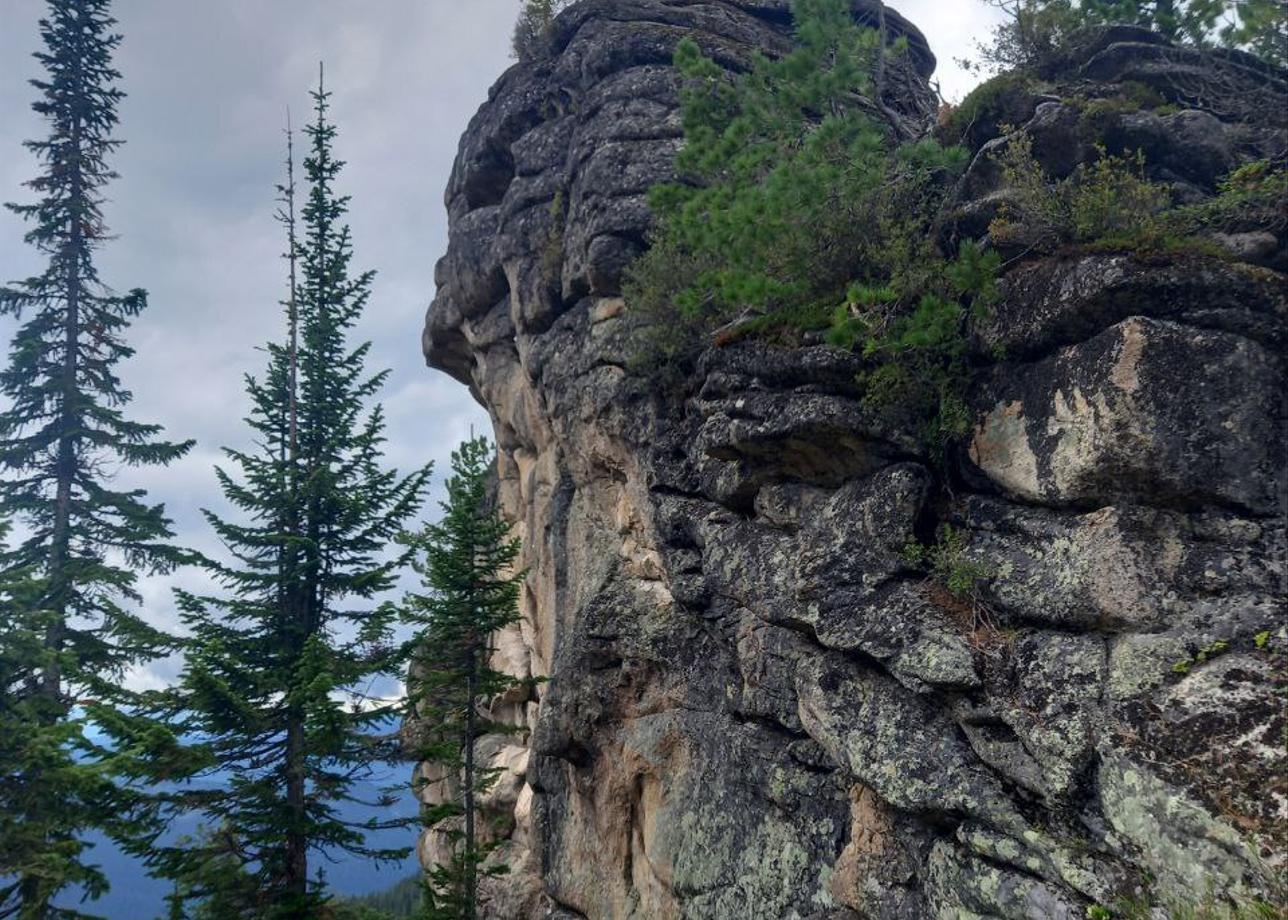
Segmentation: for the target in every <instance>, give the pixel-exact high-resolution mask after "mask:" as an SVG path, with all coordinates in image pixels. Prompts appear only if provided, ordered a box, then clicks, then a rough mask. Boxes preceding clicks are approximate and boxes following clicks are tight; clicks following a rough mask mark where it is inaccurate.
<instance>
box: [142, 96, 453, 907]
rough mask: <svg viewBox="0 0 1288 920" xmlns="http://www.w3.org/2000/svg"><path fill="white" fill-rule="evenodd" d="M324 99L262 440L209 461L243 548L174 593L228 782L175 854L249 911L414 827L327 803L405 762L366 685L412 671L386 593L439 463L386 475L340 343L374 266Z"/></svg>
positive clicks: (318, 883)
mask: <svg viewBox="0 0 1288 920" xmlns="http://www.w3.org/2000/svg"><path fill="white" fill-rule="evenodd" d="M313 98H314V103H315V118H314V121H313V123H312V125H311V126H310V127H308V128H307V129H306V131H307V134H308V136H309V140H310V148H311V149H310V152H309V155H308V156H307V157H306V158H305V160H304V168H305V173H306V177H307V180H308V196H307V199H306V202H305V205H304V207H303V210H302V221H301V222H302V227H303V235H302V238H297V236H296V232H295V228H296V222H295V207H294V200H295V198H294V182H293V179H292V180H288V183H287V185H286V186H285V187H284V189H283V192H284V202H283V203H284V208H283V213H282V217H283V220H284V222H285V224H286V228H287V235H288V246H287V258H288V261H289V266H290V278H291V287H290V293H289V296H288V299H287V301H286V302H285V304H284V306H285V308H286V310H285V312H286V321H287V322H286V327H287V332H286V336H285V340H284V341H283V342H281V343H270V344H269V345H268V346H267V348H266V351H267V353H268V370H267V373H266V374H265V375H264V377H262V378H255V377H248V378H247V381H246V389H247V392H248V394H249V395H250V398H251V405H252V408H251V413H250V416H249V417H248V418H247V420H246V421H247V424H248V425H249V426H250V428H251V431H252V432H253V436H254V445H255V446H254V448H253V449H249V450H234V449H226V450H225V454H226V456H227V457H228V459H229V461H230V462H231V464H232V465H233V467H235V470H228V469H224V468H219V469H217V470H216V475H217V478H218V481H219V484H220V486H221V488H222V490H223V492H224V495H225V497H226V498H227V500H228V503H229V504H230V505H231V506H232V507H233V508H234V509H236V511H237V512H238V513H239V514H240V515H241V519H240V520H231V519H229V518H226V517H223V516H220V515H218V514H215V513H213V512H206V518H207V521H208V522H209V523H210V525H211V526H212V527H213V528H214V530H215V532H216V534H217V535H218V537H219V539H220V541H221V542H222V544H223V545H224V546H225V547H227V548H228V551H229V553H230V555H231V557H232V561H231V562H229V563H222V562H220V561H217V560H213V559H208V560H204V561H203V565H204V567H205V569H206V570H207V571H208V572H209V573H210V575H211V576H212V577H213V578H214V579H215V580H216V581H217V582H218V583H219V584H221V585H222V586H223V588H224V589H225V593H223V594H221V595H217V596H197V595H194V594H189V593H186V592H180V593H179V595H178V599H179V604H180V609H181V612H182V615H183V619H184V622H185V624H186V625H187V627H188V628H189V630H190V631H191V633H192V636H193V639H192V642H191V643H190V645H189V647H188V656H187V662H186V667H185V670H184V672H183V675H182V685H181V688H180V691H179V692H178V694H177V698H176V701H175V704H174V705H175V708H176V711H177V712H178V713H180V714H181V715H182V721H181V724H182V725H183V727H184V729H185V731H186V732H187V733H188V734H190V735H191V736H193V737H197V738H201V739H203V741H204V744H203V747H204V748H205V749H206V750H208V751H209V752H210V755H211V756H212V758H213V760H214V762H215V764H216V765H217V766H218V767H220V768H221V769H222V774H223V775H226V776H228V777H230V779H228V780H227V785H226V786H224V787H223V788H214V789H211V788H208V787H206V788H202V789H190V790H186V791H185V792H184V793H183V795H182V796H181V797H180V804H181V805H182V806H184V807H185V808H187V809H189V810H192V811H197V812H199V813H201V814H203V815H204V816H206V817H207V818H208V819H209V820H210V822H211V823H212V824H213V825H216V826H220V827H226V828H229V829H230V831H229V832H228V833H226V834H222V835H215V836H214V837H207V838H204V839H202V840H199V841H197V842H195V843H193V844H190V845H189V846H187V847H178V848H171V849H169V850H167V851H165V852H164V854H163V856H164V863H165V867H166V869H167V871H168V872H169V873H170V874H171V875H172V876H174V877H176V878H177V879H179V880H180V882H181V883H183V884H185V885H187V886H188V891H187V892H186V896H188V897H192V898H196V899H202V898H205V899H207V900H208V901H216V902H218V901H220V900H221V899H223V900H225V901H226V902H227V903H228V904H229V905H230V909H231V911H232V913H235V914H236V916H238V917H246V918H258V917H272V918H279V917H280V918H297V917H298V918H303V917H313V916H318V915H319V914H318V912H319V911H321V910H322V909H323V906H324V905H325V903H326V900H327V897H328V895H327V893H326V890H325V885H324V882H323V881H322V880H315V879H313V878H310V877H309V871H308V856H309V854H310V853H311V852H316V851H319V850H321V849H323V848H326V849H328V850H330V851H331V852H335V851H336V850H342V851H345V852H348V853H351V854H355V855H358V856H362V857H366V858H370V859H374V860H377V861H381V860H390V861H392V860H396V859H400V858H402V857H403V856H405V855H406V852H407V850H406V849H389V850H386V849H373V848H371V847H369V846H368V845H367V843H366V839H367V836H366V835H367V831H369V830H374V829H377V828H381V827H389V826H400V825H401V824H402V823H403V822H398V821H392V822H391V821H381V820H378V819H372V820H371V821H367V822H361V823H356V824H355V823H353V822H351V821H348V820H346V819H344V818H342V817H340V814H339V812H338V810H337V807H336V806H337V805H338V804H339V803H344V802H355V801H360V800H359V799H357V798H355V796H356V795H357V793H356V792H355V791H354V787H355V780H356V779H360V778H361V777H362V775H363V774H364V773H366V772H367V771H369V770H370V769H371V768H372V766H373V765H374V764H376V763H380V762H383V761H387V760H390V759H392V758H394V757H396V756H398V754H399V751H400V745H399V742H398V739H397V738H396V736H393V735H391V734H390V733H388V731H387V729H386V726H387V723H388V721H389V720H390V719H391V718H393V717H394V716H395V714H396V713H397V712H398V711H399V707H398V704H397V703H395V702H388V701H383V700H378V699H372V698H370V697H368V696H366V688H367V687H369V686H370V684H371V683H372V682H373V681H375V680H377V679H379V678H381V677H384V678H386V679H389V680H393V679H395V678H396V676H397V674H398V671H399V670H400V668H401V665H402V661H403V659H402V657H401V653H400V649H399V648H398V647H397V645H396V644H395V643H393V642H392V641H391V638H390V630H391V627H392V623H393V620H394V616H395V611H394V609H393V607H392V605H391V604H389V603H378V599H379V597H380V595H382V594H383V593H384V592H386V591H387V590H388V589H390V588H391V587H392V585H393V582H394V579H395V577H396V575H397V573H398V571H399V569H400V568H401V567H402V565H403V563H404V562H405V561H406V554H405V553H398V552H393V551H391V550H393V549H394V539H395V537H396V536H397V535H398V534H399V533H400V532H401V530H402V527H403V526H404V524H405V522H406V521H407V520H408V519H409V518H410V517H411V516H412V515H413V514H415V513H416V511H417V509H418V507H419V505H420V500H421V494H422V492H423V489H424V486H425V482H426V479H427V476H428V470H427V469H425V470H418V471H415V472H413V473H412V474H410V475H408V476H405V477H403V476H399V474H398V473H397V471H395V470H390V469H386V468H384V467H383V465H382V462H383V456H382V453H383V444H384V440H385V438H384V424H385V423H384V415H383V412H382V411H381V408H380V407H379V405H375V406H372V405H370V403H371V400H372V399H373V398H374V397H375V396H376V394H377V393H378V392H379V390H380V388H381V386H382V384H383V382H384V380H385V376H386V374H385V373H384V372H380V373H375V374H371V373H369V372H368V371H367V370H366V368H365V364H366V358H367V353H368V350H369V345H367V344H365V343H364V344H359V345H356V346H354V345H351V344H350V343H349V341H348V338H349V335H350V334H351V332H352V330H353V328H354V326H355V325H356V324H357V322H358V321H359V319H360V318H361V316H362V313H363V310H364V308H365V307H366V304H367V300H368V297H369V294H370V288H371V282H372V277H373V275H372V273H370V272H363V273H361V274H354V273H353V272H352V270H351V261H352V255H353V247H352V241H351V238H350V235H349V230H348V227H347V226H345V225H344V224H343V220H344V216H345V213H346V211H347V209H348V199H347V198H346V197H344V196H341V195H339V194H338V193H337V192H336V191H335V183H336V180H337V177H338V175H339V172H340V168H341V166H342V164H341V163H340V162H339V161H337V160H336V159H335V158H334V157H333V155H332V145H333V143H334V139H335V134H336V129H335V127H334V125H333V124H332V123H331V122H330V121H329V119H328V105H329V102H328V100H329V98H330V97H329V94H328V93H327V92H326V91H325V90H324V89H323V87H322V84H321V80H320V79H319V85H318V89H317V91H316V92H315V93H314V94H313ZM297 266H298V268H299V283H298V285H296V283H295V279H296V270H297ZM388 801H389V799H388V798H387V797H385V798H382V800H381V801H378V802H366V803H365V804H369V805H376V806H379V805H381V804H385V803H387V802H388ZM212 863H213V864H214V865H215V866H216V868H221V869H222V870H223V871H216V872H213V873H212V871H211V865H212ZM212 875H213V877H212ZM247 877H249V878H250V879H251V880H252V881H253V889H252V891H253V897H252V898H250V899H249V900H247V899H246V898H245V897H244V895H245V881H246V879H247Z"/></svg>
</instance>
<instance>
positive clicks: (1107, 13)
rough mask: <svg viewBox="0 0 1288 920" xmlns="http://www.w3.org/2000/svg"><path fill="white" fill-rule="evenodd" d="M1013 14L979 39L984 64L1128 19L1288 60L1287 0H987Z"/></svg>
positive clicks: (1025, 55)
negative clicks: (982, 40) (989, 36)
mask: <svg viewBox="0 0 1288 920" xmlns="http://www.w3.org/2000/svg"><path fill="white" fill-rule="evenodd" d="M984 2H985V3H987V4H988V5H989V6H993V7H996V8H997V9H1000V10H1002V11H1003V12H1004V13H1005V14H1006V15H1007V19H1006V20H1005V21H1004V22H1003V23H1002V24H1001V25H1000V26H998V27H997V29H996V30H995V31H994V34H993V38H992V40H991V41H989V42H987V43H982V44H980V45H979V52H980V57H981V59H982V63H983V65H984V66H985V67H988V68H991V69H998V68H1002V69H1009V68H1013V67H1032V66H1034V65H1037V64H1040V63H1041V62H1042V61H1043V60H1045V59H1047V58H1048V57H1049V56H1050V55H1051V54H1052V53H1053V52H1054V51H1055V50H1056V49H1057V48H1058V47H1059V46H1060V44H1061V43H1062V42H1063V41H1064V40H1065V39H1066V38H1067V37H1068V35H1069V33H1071V32H1072V31H1074V30H1075V29H1079V28H1082V27H1084V26H1089V25H1103V24H1106V23H1126V24H1129V25H1136V26H1143V27H1144V28H1147V29H1153V30H1154V31H1156V32H1158V33H1159V34H1160V35H1162V36H1163V37H1164V38H1166V39H1167V40H1168V41H1172V42H1176V43H1178V44H1186V45H1192V46H1195V47H1200V48H1209V47H1226V48H1238V49H1241V50H1244V51H1248V52H1250V53H1252V54H1254V55H1256V56H1258V57H1260V58H1261V59H1262V60H1264V61H1267V62H1268V63H1271V64H1275V65H1277V66H1279V67H1283V66H1286V65H1288V0H984Z"/></svg>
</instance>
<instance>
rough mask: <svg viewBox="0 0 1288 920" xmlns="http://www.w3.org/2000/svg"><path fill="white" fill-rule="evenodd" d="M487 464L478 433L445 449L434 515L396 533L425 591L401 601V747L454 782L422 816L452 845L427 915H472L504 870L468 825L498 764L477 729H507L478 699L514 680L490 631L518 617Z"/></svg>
mask: <svg viewBox="0 0 1288 920" xmlns="http://www.w3.org/2000/svg"><path fill="white" fill-rule="evenodd" d="M492 467H493V456H492V450H491V447H490V446H489V444H488V442H487V439H485V438H477V439H475V440H471V441H466V442H465V443H464V444H462V445H461V447H460V448H459V449H458V450H457V451H456V452H455V453H453V454H452V477H451V478H450V479H449V480H448V482H447V500H446V502H444V503H443V505H442V508H443V517H442V520H441V521H440V522H439V523H438V524H431V525H426V526H425V528H424V529H423V530H421V531H420V532H419V533H416V534H409V535H407V536H405V538H404V539H405V540H406V542H407V544H408V546H409V547H410V548H411V549H412V550H413V551H414V552H415V554H416V560H415V562H414V563H413V565H414V567H415V569H416V571H417V572H418V573H419V574H420V576H421V579H422V581H423V583H424V586H425V588H426V589H427V591H426V593H423V594H416V593H413V594H409V595H408V596H407V598H406V601H405V603H404V618H405V621H406V622H407V623H408V624H409V625H411V626H414V627H415V628H416V629H417V631H418V634H417V636H416V637H415V639H414V640H413V641H412V643H411V646H410V648H409V654H410V658H411V667H410V669H409V671H408V677H407V715H406V718H407V721H408V723H409V724H411V725H412V726H413V728H414V731H413V732H412V735H413V737H412V739H411V740H410V742H409V744H408V747H409V748H410V749H411V750H410V753H411V755H412V756H413V757H414V758H415V759H416V760H418V761H421V762H423V763H431V764H434V765H436V766H437V767H438V768H439V772H440V773H441V775H443V776H444V777H446V779H445V780H444V782H443V786H444V787H445V788H448V789H452V788H454V787H455V786H456V785H457V782H458V780H459V796H451V797H449V798H447V800H446V801H443V802H441V803H439V804H437V805H433V806H429V807H427V808H426V809H425V810H424V812H423V815H422V818H423V821H424V823H425V825H426V826H427V827H435V826H436V827H437V829H438V832H440V833H446V835H447V838H448V842H449V843H450V845H451V847H452V857H451V860H450V862H449V863H448V864H446V865H438V866H435V867H434V868H433V869H432V870H431V873H430V884H429V885H428V886H426V891H425V896H426V898H425V905H424V910H423V912H422V914H421V916H423V917H424V918H426V920H430V918H442V920H448V918H467V920H472V918H474V917H475V916H476V911H477V899H478V883H479V880H480V879H481V878H486V877H491V876H496V875H501V874H504V873H505V872H506V867H505V866H503V865H497V864H495V863H486V860H487V858H488V856H489V855H490V854H491V853H492V851H493V850H494V846H493V845H492V844H490V843H487V842H485V841H483V840H481V839H480V835H479V834H478V832H477V823H478V809H477V804H476V802H477V797H478V796H479V795H480V794H482V793H484V792H486V791H487V789H488V788H489V787H490V786H491V785H492V783H493V782H494V781H495V779H496V777H497V775H498V771H496V770H494V769H491V768H489V767H488V766H486V765H483V764H479V763H476V762H475V759H474V745H475V742H476V741H477V740H478V738H479V737H481V736H482V735H484V734H496V733H508V732H512V731H515V730H516V729H513V728H511V727H508V726H505V725H501V724H499V723H496V722H494V721H493V720H492V719H490V718H489V717H488V716H487V715H486V714H485V713H484V712H483V708H482V707H481V706H480V701H482V700H488V699H491V698H493V697H497V696H500V695H501V694H504V693H505V692H507V691H509V690H511V689H513V688H515V687H517V686H519V685H520V683H521V682H520V681H519V680H517V679H516V678H514V677H511V676H510V675H507V674H503V673H501V672H500V671H497V670H495V669H494V668H493V667H492V666H491V657H492V640H493V636H494V634H495V633H496V632H497V631H498V630H501V629H503V628H505V627H506V626H508V625H510V624H512V623H515V622H517V621H518V619H519V611H518V598H519V585H520V583H521V581H522V578H523V575H522V573H518V572H514V571H513V570H512V569H513V564H514V560H515V559H516V558H517V557H518V554H519V542H518V540H515V539H511V538H510V537H509V526H508V525H507V524H506V523H505V521H503V520H502V519H501V517H500V515H499V514H498V513H497V512H496V510H495V509H494V508H493V506H492V502H491V500H490V498H489V495H488V483H489V481H490V478H491V474H492Z"/></svg>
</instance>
